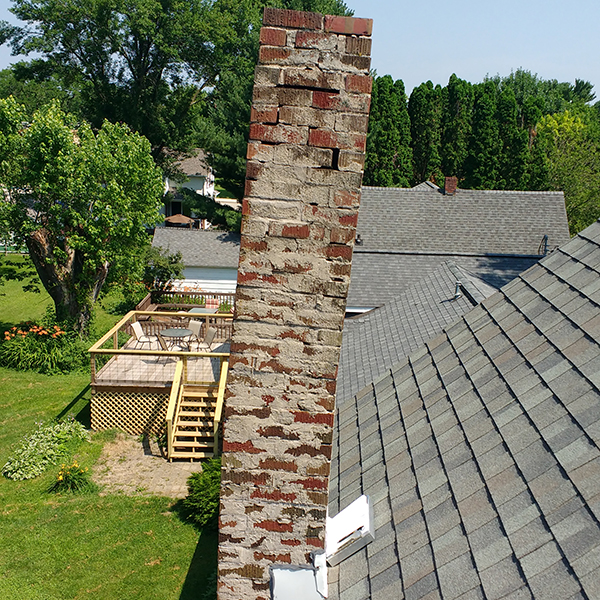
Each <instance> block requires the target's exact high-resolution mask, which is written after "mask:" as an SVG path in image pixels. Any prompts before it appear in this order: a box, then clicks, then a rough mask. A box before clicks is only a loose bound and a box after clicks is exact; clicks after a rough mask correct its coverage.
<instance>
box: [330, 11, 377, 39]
mask: <svg viewBox="0 0 600 600" xmlns="http://www.w3.org/2000/svg"><path fill="white" fill-rule="evenodd" d="M325 31H333V32H334V33H345V34H352V35H371V33H372V31H373V19H357V18H355V17H335V16H333V15H326V16H325Z"/></svg>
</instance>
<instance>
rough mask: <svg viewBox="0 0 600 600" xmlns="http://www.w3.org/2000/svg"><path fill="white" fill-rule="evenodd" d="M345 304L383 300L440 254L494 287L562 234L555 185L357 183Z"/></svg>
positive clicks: (563, 220)
mask: <svg viewBox="0 0 600 600" xmlns="http://www.w3.org/2000/svg"><path fill="white" fill-rule="evenodd" d="M356 237H357V240H356V241H357V243H356V245H355V247H354V256H353V259H352V282H351V284H350V291H349V294H348V308H349V311H350V312H354V310H355V311H356V312H360V311H361V310H362V311H364V310H366V309H370V308H374V307H376V306H382V305H383V304H387V303H388V302H390V301H391V300H393V299H394V298H396V297H397V296H398V295H400V294H401V293H402V292H403V291H404V290H406V289H408V288H409V287H411V286H412V285H414V284H415V283H416V282H417V281H418V280H419V279H421V278H422V277H423V276H424V275H426V274H428V273H430V272H432V271H433V270H435V269H436V267H437V266H438V265H439V264H441V263H442V262H444V261H447V260H451V261H453V262H454V263H455V264H457V265H459V266H460V267H463V268H464V269H466V270H468V271H469V272H471V273H472V274H473V275H475V276H478V277H481V278H483V279H485V280H486V281H487V282H488V283H490V284H491V285H493V286H495V287H500V286H501V285H503V284H505V283H508V282H509V281H510V280H511V279H513V278H514V277H516V276H517V275H518V274H519V273H521V272H522V271H524V270H525V269H527V268H529V267H530V266H531V265H532V264H534V263H535V262H536V261H537V260H539V258H540V256H543V255H544V254H545V252H546V250H548V251H550V250H552V249H553V248H555V247H556V246H559V245H560V244H563V243H565V242H566V241H568V240H569V227H568V223H567V215H566V211H565V203H564V196H563V194H562V192H512V191H488V190H462V189H457V190H456V191H455V193H453V194H450V193H448V194H446V193H445V192H444V190H443V189H440V188H438V187H437V186H436V185H434V184H433V183H431V182H426V183H423V184H421V185H418V186H416V187H414V188H377V187H363V188H362V196H361V204H360V210H359V216H358V226H357V236H356Z"/></svg>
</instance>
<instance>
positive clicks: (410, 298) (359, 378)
mask: <svg viewBox="0 0 600 600" xmlns="http://www.w3.org/2000/svg"><path fill="white" fill-rule="evenodd" d="M457 281H459V282H461V284H462V286H463V288H462V291H461V295H460V297H458V298H455V292H456V282H457ZM467 291H468V292H469V293H470V294H471V298H469V297H468V296H467V295H465V294H466V293H467ZM495 291H496V288H493V287H491V286H488V285H486V284H485V283H484V282H483V281H481V280H479V279H477V278H475V277H473V276H471V275H470V274H469V273H468V272H466V271H464V270H463V269H461V268H460V267H458V266H457V265H455V264H454V263H451V262H443V263H442V264H441V265H439V266H438V267H437V268H436V269H435V270H434V271H432V272H431V273H430V274H429V275H426V276H425V277H423V278H422V279H421V280H420V281H418V282H417V283H416V284H415V285H413V286H412V287H410V288H409V289H407V290H406V291H405V292H404V293H402V294H401V295H400V296H399V297H397V298H396V299H395V300H393V301H392V302H390V303H389V304H386V305H384V306H382V307H381V308H378V309H375V310H373V311H370V312H368V313H366V314H364V315H362V316H360V317H355V318H353V319H346V321H345V322H344V336H343V340H342V349H341V353H340V364H339V372H338V386H337V398H338V401H340V400H341V399H344V398H348V397H350V396H353V395H354V394H356V393H357V392H359V391H360V390H361V389H362V388H363V387H364V386H365V385H367V384H368V383H369V382H370V381H373V380H374V379H377V378H378V377H379V376H380V375H381V374H382V373H383V372H384V371H385V369H386V368H389V367H390V366H391V365H392V364H395V363H397V362H398V361H399V360H400V359H402V358H404V357H405V356H406V355H407V354H409V353H410V352H411V351H414V350H417V349H418V348H420V347H421V346H422V345H423V344H424V343H425V342H426V341H427V340H429V339H431V338H432V337H434V336H436V335H437V334H438V333H440V332H441V331H442V329H443V328H444V327H445V326H446V325H449V324H450V323H453V322H454V321H456V319H458V317H460V316H461V315H463V314H465V313H466V312H468V311H469V310H471V309H472V308H473V306H474V305H475V304H477V303H478V302H480V301H481V300H483V299H484V298H485V297H486V296H489V295H491V294H492V293H494V292H495Z"/></svg>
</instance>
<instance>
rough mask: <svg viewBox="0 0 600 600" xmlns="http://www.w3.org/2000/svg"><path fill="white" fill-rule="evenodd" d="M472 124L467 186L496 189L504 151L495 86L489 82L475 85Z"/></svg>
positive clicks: (466, 175) (467, 165)
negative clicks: (500, 157)
mask: <svg viewBox="0 0 600 600" xmlns="http://www.w3.org/2000/svg"><path fill="white" fill-rule="evenodd" d="M474 92H475V96H474V104H473V124H472V129H471V137H470V140H469V155H468V157H467V161H466V172H465V187H467V188H472V189H482V190H484V189H488V190H490V189H491V190H493V189H495V188H496V185H497V181H498V174H499V170H500V168H499V167H500V165H499V156H500V151H501V145H500V140H499V137H498V121H497V120H496V88H495V86H494V84H493V83H492V82H490V81H487V82H485V83H480V84H477V85H475V90H474Z"/></svg>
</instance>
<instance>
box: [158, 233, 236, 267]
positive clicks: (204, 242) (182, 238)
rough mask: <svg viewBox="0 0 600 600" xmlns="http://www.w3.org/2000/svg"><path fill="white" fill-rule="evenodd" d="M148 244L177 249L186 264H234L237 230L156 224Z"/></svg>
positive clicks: (175, 250)
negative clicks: (161, 225)
mask: <svg viewBox="0 0 600 600" xmlns="http://www.w3.org/2000/svg"><path fill="white" fill-rule="evenodd" d="M152 245H153V246H155V247H157V246H159V247H161V248H165V249H167V250H169V251H170V252H181V255H182V256H183V264H184V265H185V266H186V267H230V268H235V269H237V267H238V262H239V254H240V235H239V234H237V233H230V232H228V231H217V230H213V229H208V230H203V229H184V228H179V227H157V228H156V229H155V230H154V238H153V240H152Z"/></svg>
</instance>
